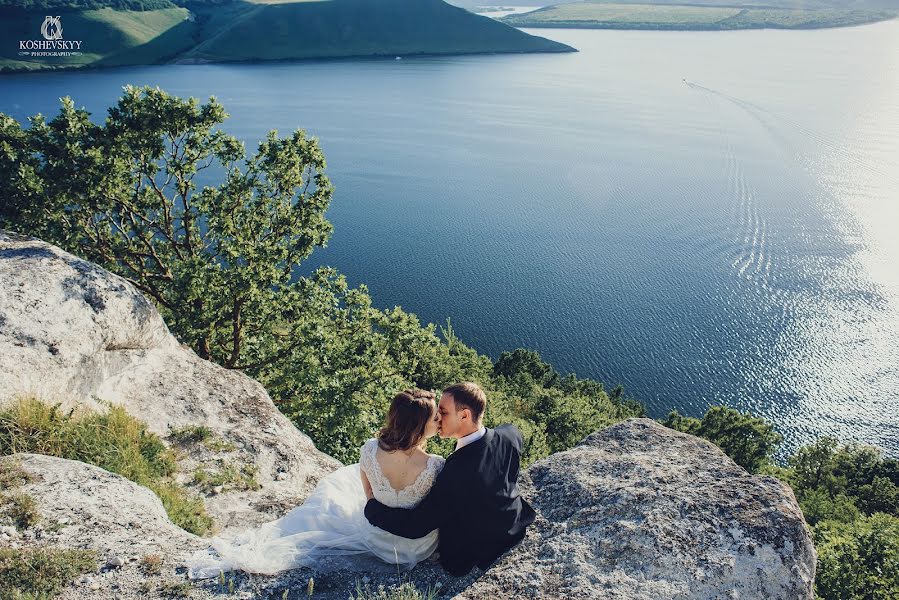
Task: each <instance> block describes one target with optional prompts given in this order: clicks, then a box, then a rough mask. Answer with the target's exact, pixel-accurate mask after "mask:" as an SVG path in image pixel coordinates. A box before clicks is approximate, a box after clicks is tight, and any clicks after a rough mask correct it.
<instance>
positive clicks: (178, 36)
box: [0, 8, 197, 70]
mask: <svg viewBox="0 0 899 600" xmlns="http://www.w3.org/2000/svg"><path fill="white" fill-rule="evenodd" d="M2 16H3V18H2V19H0V39H2V40H3V50H2V52H0V67H4V68H6V69H7V70H8V69H17V70H31V69H44V68H47V67H54V66H70V67H71V66H84V65H94V66H116V65H128V64H152V63H157V62H162V61H164V60H166V59H169V58H172V57H174V56H177V55H179V54H181V53H182V52H184V51H185V50H187V49H189V48H190V47H191V46H193V45H194V44H195V39H194V35H195V33H196V29H197V27H196V24H195V23H194V22H193V21H191V20H190V18H189V16H190V12H189V11H188V10H187V9H186V8H165V9H161V10H149V11H118V10H112V9H110V8H103V9H99V10H84V11H74V12H62V11H61V12H60V13H59V15H58V16H59V17H60V20H61V23H62V28H63V39H64V40H66V41H67V42H74V41H78V42H81V43H80V44H79V45H78V47H74V48H72V49H71V50H59V51H60V52H72V53H74V55H72V56H42V55H39V54H38V55H35V54H34V53H40V52H45V50H40V49H34V50H24V51H23V50H20V41H38V42H40V41H43V40H44V38H43V36H42V35H41V25H42V23H43V20H44V17H45V16H44V14H43V12H41V13H39V14H36V13H22V12H15V13H10V12H5V13H4V14H3V15H2ZM49 51H50V52H55V51H57V50H49ZM21 52H28V53H29V54H27V55H22V54H20V53H21ZM78 53H80V54H78Z"/></svg>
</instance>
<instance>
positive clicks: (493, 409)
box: [485, 348, 645, 464]
mask: <svg viewBox="0 0 899 600" xmlns="http://www.w3.org/2000/svg"><path fill="white" fill-rule="evenodd" d="M493 373H494V378H493V381H492V383H491V388H492V389H491V392H490V394H489V395H490V402H489V403H488V407H487V417H486V419H485V420H486V422H487V424H488V425H492V424H495V423H504V422H505V423H513V424H515V425H516V426H517V427H518V428H519V429H520V430H521V431H522V436H523V437H524V441H525V452H524V456H523V462H524V463H525V464H530V463H532V462H534V461H535V460H538V459H540V458H543V457H544V456H547V455H548V454H551V453H553V452H558V451H560V450H566V449H568V448H571V447H572V446H574V445H576V444H577V443H578V442H580V441H581V440H582V439H583V438H585V437H586V436H587V435H589V434H590V433H593V432H594V431H597V430H599V429H603V428H604V427H607V426H608V425H611V424H613V423H617V422H618V421H621V420H623V419H626V418H628V417H640V416H644V414H645V409H644V408H643V407H642V406H641V405H639V404H638V403H636V402H634V401H633V400H622V398H621V391H620V389H617V392H616V395H615V396H614V397H613V396H610V395H609V394H607V393H606V392H605V390H604V388H603V386H602V384H601V383H599V382H596V381H592V380H589V379H578V378H577V377H575V376H574V375H567V376H565V377H562V376H561V375H560V374H559V373H558V372H556V370H555V369H553V367H552V366H551V365H549V364H548V363H546V362H544V361H543V359H542V358H541V357H540V354H538V353H537V352H534V351H533V350H526V349H523V348H518V349H516V350H514V351H512V352H503V353H502V354H501V355H500V358H499V360H498V361H497V362H496V364H495V365H494V367H493Z"/></svg>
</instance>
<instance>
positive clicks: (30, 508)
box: [0, 493, 40, 531]
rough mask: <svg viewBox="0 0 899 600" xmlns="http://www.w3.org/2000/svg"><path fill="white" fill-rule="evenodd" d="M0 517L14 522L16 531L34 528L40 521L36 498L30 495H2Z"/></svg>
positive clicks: (0, 495)
mask: <svg viewBox="0 0 899 600" xmlns="http://www.w3.org/2000/svg"><path fill="white" fill-rule="evenodd" d="M0 517H5V518H7V519H9V520H10V521H12V523H13V525H15V526H16V529H18V530H20V531H21V530H23V529H28V528H29V527H34V526H35V525H36V524H37V522H38V521H40V514H39V513H38V512H37V505H36V504H35V502H34V498H32V497H31V496H29V495H28V494H22V493H16V494H0Z"/></svg>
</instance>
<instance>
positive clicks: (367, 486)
mask: <svg viewBox="0 0 899 600" xmlns="http://www.w3.org/2000/svg"><path fill="white" fill-rule="evenodd" d="M359 475H361V476H362V489H364V490H365V497H366V498H368V499H369V500H371V499H372V498H374V497H375V493H374V492H373V491H372V489H371V482H369V480H368V475H366V474H365V471H364V470H363V469H359Z"/></svg>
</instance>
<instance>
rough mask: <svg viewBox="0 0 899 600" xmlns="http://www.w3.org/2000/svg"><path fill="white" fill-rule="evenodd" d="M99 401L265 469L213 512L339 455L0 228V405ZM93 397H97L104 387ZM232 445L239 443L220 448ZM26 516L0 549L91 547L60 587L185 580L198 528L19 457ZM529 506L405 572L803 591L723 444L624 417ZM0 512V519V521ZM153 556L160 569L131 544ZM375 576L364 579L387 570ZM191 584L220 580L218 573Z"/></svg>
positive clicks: (91, 479) (78, 273) (249, 593)
mask: <svg viewBox="0 0 899 600" xmlns="http://www.w3.org/2000/svg"><path fill="white" fill-rule="evenodd" d="M23 394H28V395H35V396H37V397H39V398H41V399H44V400H50V401H58V402H62V403H64V404H65V405H71V406H77V405H87V406H91V407H94V408H96V409H99V410H103V409H104V408H105V406H107V404H105V403H106V402H108V403H114V404H121V405H123V406H124V407H125V408H126V409H127V410H128V411H129V412H130V413H131V414H133V415H134V416H136V417H137V418H139V419H141V420H143V421H145V422H146V423H148V424H149V426H150V428H151V429H152V430H153V431H155V432H157V433H159V434H160V435H162V436H164V438H165V439H166V440H167V441H168V442H169V443H173V444H175V443H178V442H177V439H176V437H177V436H174V435H173V434H172V431H173V430H178V429H179V428H183V427H185V426H188V425H194V426H195V425H204V426H206V427H208V428H210V429H211V430H212V431H214V432H215V434H216V435H217V436H220V438H221V440H222V444H219V445H217V446H216V448H217V449H216V450H213V449H210V448H209V447H206V446H202V445H198V446H199V447H197V448H189V449H187V450H186V451H185V453H186V462H185V464H184V466H183V467H182V468H183V470H184V471H185V473H184V479H185V481H186V480H187V478H188V473H189V472H191V471H192V470H193V468H195V467H196V466H198V465H207V464H210V463H216V462H217V461H218V462H221V461H231V462H233V463H235V464H239V465H251V466H253V467H255V468H257V469H258V473H257V478H258V481H259V483H260V485H261V488H260V489H259V490H248V491H247V490H245V491H239V490H231V491H228V490H222V491H221V492H220V493H215V492H214V491H213V492H210V493H207V496H206V498H205V501H206V503H207V507H208V510H209V511H210V512H211V513H212V515H213V516H214V517H215V519H216V520H217V521H218V522H219V523H220V524H221V525H223V526H224V527H225V528H234V527H241V526H246V525H252V524H253V523H257V522H259V521H262V520H266V519H269V518H273V517H275V516H280V515H281V514H283V513H284V512H286V510H287V509H288V508H289V507H291V506H293V505H294V504H295V503H297V502H300V501H301V500H302V498H304V497H305V495H307V494H308V492H309V490H310V489H311V488H312V486H314V484H315V482H316V481H317V480H318V478H320V477H321V476H322V475H323V474H325V473H327V472H329V471H330V470H331V469H333V468H335V467H336V466H337V464H338V463H337V461H335V460H333V459H331V458H329V457H327V456H325V455H323V454H321V453H319V452H318V451H317V450H316V449H315V448H314V446H313V444H312V443H311V441H310V440H309V439H308V437H306V436H305V435H303V434H302V433H301V432H299V431H298V430H297V429H296V428H295V427H294V426H293V424H291V423H290V422H289V421H288V420H287V419H285V418H284V417H283V416H282V415H281V414H280V413H279V412H278V411H277V409H276V408H275V407H274V405H273V404H272V402H271V400H270V399H269V397H268V395H267V394H266V393H265V391H264V390H263V389H262V388H261V386H259V384H257V383H256V382H254V381H252V380H250V379H249V378H247V377H246V376H244V375H242V374H241V373H237V372H234V371H228V370H226V369H222V368H220V367H218V366H216V365H214V364H211V363H208V362H206V361H203V360H201V359H199V358H198V357H197V356H196V355H195V354H194V353H193V352H191V351H190V350H189V349H186V348H183V347H181V346H180V345H179V344H178V343H177V341H175V340H174V338H172V336H171V335H170V334H169V332H168V330H167V329H166V327H165V324H164V323H163V322H162V320H161V318H160V317H159V314H158V313H157V312H156V311H155V309H154V308H153V306H152V305H151V304H150V303H149V302H147V300H146V299H144V298H143V296H141V295H140V294H139V293H138V292H137V291H136V290H135V289H134V288H132V287H131V286H130V285H128V284H127V282H125V281H124V280H122V279H121V278H119V277H116V276H114V275H112V274H110V273H108V272H106V271H104V270H102V269H100V268H98V267H97V266H95V265H92V264H90V263H88V262H85V261H82V260H80V259H78V258H76V257H74V256H72V255H70V254H68V253H65V252H63V251H61V250H59V249H58V248H55V247H53V246H51V245H49V244H46V243H44V242H41V241H38V240H34V239H27V238H22V237H19V236H15V235H12V234H8V233H3V232H0V403H2V402H8V401H10V400H12V399H13V398H15V397H17V396H19V395H23ZM97 399H99V401H98V400H97ZM228 444H230V445H231V446H233V448H230V449H228V448H224V449H223V447H224V446H227V445H228ZM0 461H3V462H7V463H8V462H12V461H17V462H18V463H19V464H20V465H21V467H22V469H23V470H25V471H26V472H28V473H29V474H31V475H32V478H33V480H32V481H31V482H29V483H26V484H25V485H24V486H23V487H22V491H23V492H24V493H27V494H29V495H30V496H32V497H33V498H34V499H35V500H36V501H37V510H38V513H39V515H40V520H39V522H38V524H37V525H36V526H34V527H32V528H29V529H26V530H24V531H15V530H14V529H13V528H10V527H8V526H7V527H4V528H0V546H4V545H13V546H15V547H27V546H32V545H40V544H46V543H52V544H54V545H56V546H60V547H77V548H89V549H93V550H96V551H97V553H98V559H99V564H100V565H101V569H100V572H98V573H96V574H92V575H90V576H88V577H82V578H79V579H77V580H76V581H75V582H73V584H72V586H71V587H70V588H69V589H67V590H66V591H65V592H64V593H63V596H62V597H63V598H64V599H67V598H84V597H103V598H106V597H109V598H112V597H118V598H122V599H127V598H137V597H147V595H148V594H149V596H150V597H154V594H160V595H161V594H163V593H164V591H165V590H166V589H169V590H171V589H172V588H171V587H168V588H167V587H166V586H171V585H172V583H173V582H177V581H178V580H179V579H183V574H182V573H183V571H182V570H179V569H178V565H179V563H180V562H181V561H182V560H183V559H184V558H185V557H187V556H188V555H189V554H190V553H191V552H193V551H194V550H195V549H197V548H201V547H203V546H204V542H203V540H202V538H198V537H196V536H193V535H191V534H188V533H186V532H184V531H182V530H180V529H179V528H177V527H175V526H174V525H172V523H171V522H170V521H169V520H168V518H167V516H166V514H165V511H164V510H163V509H162V506H161V504H160V502H159V500H158V499H157V498H156V497H155V496H154V495H153V494H152V492H150V491H149V490H146V489H144V488H141V487H139V486H137V485H136V484H133V483H131V482H130V481H128V480H125V479H124V478H122V477H120V476H118V475H114V474H111V473H108V472H106V471H104V470H102V469H99V468H97V467H94V466H90V465H85V464H83V463H76V462H72V461H67V460H64V459H58V458H50V457H44V456H40V455H33V454H20V455H16V456H14V457H7V458H3V459H0ZM522 492H523V493H524V495H525V496H526V498H527V499H528V500H529V501H530V502H531V503H532V504H533V505H534V507H535V508H536V510H537V512H538V515H539V516H538V520H537V522H536V523H535V524H534V526H533V527H531V528H530V529H529V531H528V535H527V537H526V538H525V540H524V541H523V542H522V543H521V544H520V545H519V546H518V547H516V548H515V549H513V550H512V551H511V552H509V553H508V554H507V555H506V556H504V557H503V558H501V559H500V560H499V561H498V562H497V563H496V564H495V565H494V566H493V567H492V568H491V569H489V570H488V571H487V572H480V571H476V572H474V573H472V574H471V575H469V576H468V577H465V578H460V579H454V578H450V577H447V576H446V575H445V574H444V573H443V572H442V571H441V570H440V568H439V567H437V566H435V565H434V564H430V563H426V564H423V565H420V566H419V567H417V568H416V569H415V570H414V571H413V572H412V573H411V574H409V576H408V578H409V579H410V580H411V581H412V582H414V583H416V584H418V585H419V587H421V588H427V587H429V586H435V585H439V586H440V587H439V589H438V595H439V596H441V597H458V598H463V599H475V598H572V597H577V598H610V599H616V598H621V599H656V598H659V599H661V598H665V599H668V598H679V599H680V598H682V599H687V598H697V599H709V600H711V599H730V598H734V599H735V598H745V599H750V598H751V599H755V598H772V599H773V598H791V599H792V598H812V582H813V579H814V567H815V552H814V548H813V546H812V540H811V537H810V535H809V532H808V529H807V528H806V526H805V523H804V521H803V519H802V514H801V512H800V510H799V507H798V506H797V504H796V500H795V498H794V497H793V494H792V492H791V491H790V489H789V488H788V487H786V486H785V485H783V484H782V483H780V482H779V481H777V480H776V479H773V478H770V477H759V476H753V475H750V474H748V473H747V472H746V471H744V470H743V469H742V468H740V467H739V466H737V465H736V464H734V462H733V461H732V460H730V458H728V457H727V456H726V455H725V454H724V453H722V452H721V451H720V450H719V449H718V448H717V447H715V446H714V445H712V444H710V443H709V442H706V441H704V440H701V439H698V438H695V437H693V436H689V435H686V434H682V433H679V432H676V431H673V430H670V429H667V428H665V427H662V426H660V425H659V424H657V423H655V422H654V421H652V420H649V419H631V420H628V421H625V422H623V423H619V424H617V425H614V426H612V427H609V428H607V429H605V430H603V431H600V432H597V433H594V434H593V435H591V436H589V437H588V438H587V439H585V440H584V441H583V442H582V443H581V444H579V445H578V446H577V447H575V448H573V449H571V450H568V451H566V452H560V453H557V454H554V455H552V456H550V457H548V458H546V459H544V460H542V461H540V462H538V463H536V464H534V465H533V466H532V467H531V468H530V469H528V470H527V471H526V472H525V473H523V474H522ZM0 525H2V524H0ZM154 554H155V555H159V556H162V557H163V562H162V566H161V568H160V570H159V572H155V573H151V572H148V569H147V568H146V566H145V565H142V563H141V560H142V558H143V557H145V556H147V555H154ZM311 575H312V574H311V573H309V572H307V571H305V570H302V569H299V570H296V571H291V572H287V573H284V574H282V575H279V576H277V577H257V576H247V575H243V574H238V575H235V576H234V584H235V596H237V597H244V598H252V597H260V598H267V597H273V598H281V597H282V594H283V592H284V591H285V590H288V591H289V597H291V598H294V597H299V596H297V594H299V593H300V591H301V590H302V591H303V593H305V589H306V583H307V581H308V578H309V577H310V576H311ZM316 581H317V583H316V586H315V590H316V591H315V595H314V597H315V598H323V599H325V598H340V599H341V600H344V599H345V598H346V597H347V595H348V594H350V593H351V592H352V591H353V590H354V589H355V585H356V576H354V575H351V574H346V573H335V574H331V575H327V576H322V577H316ZM395 581H396V577H395V576H389V575H383V574H381V575H372V577H371V581H370V582H369V583H370V585H373V586H376V585H377V584H379V583H387V584H390V583H391V582H395ZM195 585H196V587H195V589H194V590H193V595H194V597H197V598H199V597H215V596H217V595H220V593H219V592H220V590H218V585H219V584H218V582H204V583H200V584H195Z"/></svg>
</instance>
